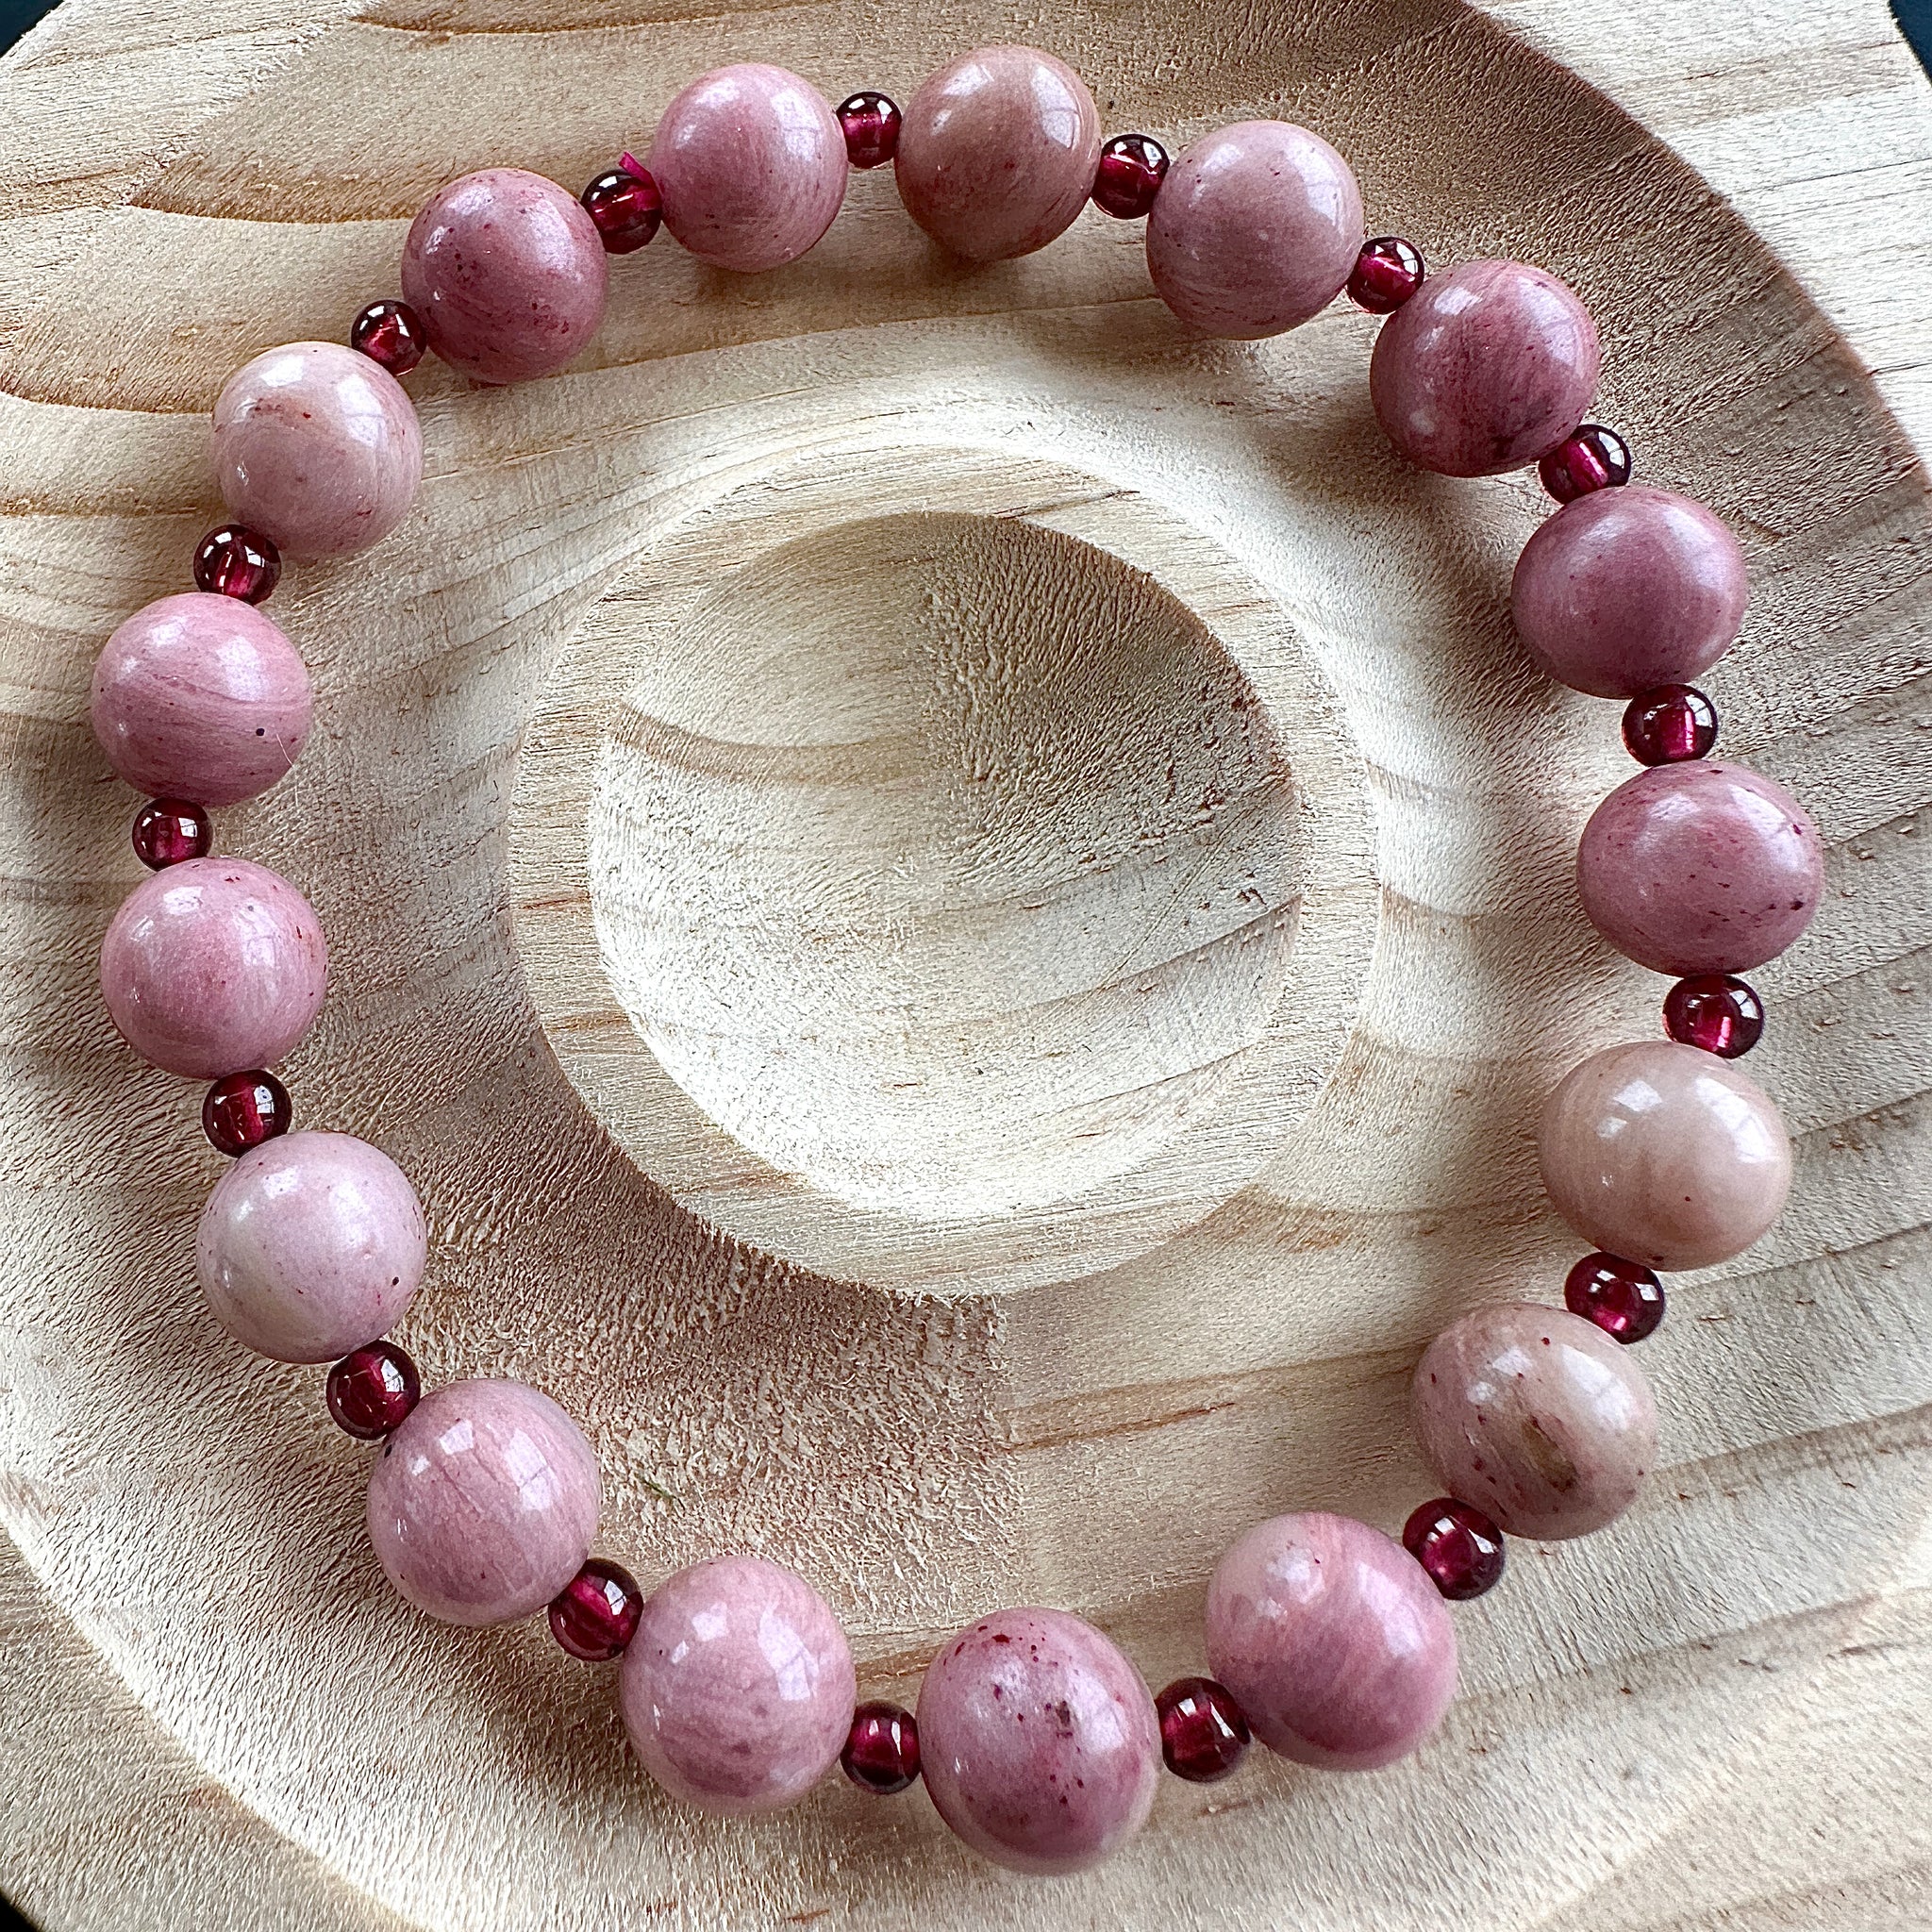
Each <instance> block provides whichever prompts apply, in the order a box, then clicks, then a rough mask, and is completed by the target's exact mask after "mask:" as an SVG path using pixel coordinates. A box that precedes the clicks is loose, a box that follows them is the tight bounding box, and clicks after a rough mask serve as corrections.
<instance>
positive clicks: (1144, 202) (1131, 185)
mask: <svg viewBox="0 0 1932 1932" xmlns="http://www.w3.org/2000/svg"><path fill="white" fill-rule="evenodd" d="M1166 179H1167V150H1166V149H1165V148H1164V147H1162V146H1161V144H1160V143H1159V142H1158V141H1156V140H1155V139H1154V137H1153V136H1152V135H1151V134H1116V135H1115V136H1114V138H1113V139H1112V140H1111V141H1110V142H1108V144H1107V145H1106V146H1105V147H1104V148H1102V149H1101V150H1100V166H1099V168H1098V169H1097V170H1096V171H1095V173H1094V176H1093V206H1094V207H1095V208H1101V209H1104V210H1105V211H1106V212H1107V213H1108V214H1110V215H1118V216H1119V217H1120V219H1121V220H1122V221H1124V222H1132V221H1138V220H1139V219H1140V218H1141V216H1142V215H1144V214H1146V213H1147V212H1148V211H1149V209H1151V208H1153V206H1154V197H1155V196H1156V195H1157V194H1158V193H1159V192H1160V184H1161V183H1162V182H1163V181H1164V180H1166Z"/></svg>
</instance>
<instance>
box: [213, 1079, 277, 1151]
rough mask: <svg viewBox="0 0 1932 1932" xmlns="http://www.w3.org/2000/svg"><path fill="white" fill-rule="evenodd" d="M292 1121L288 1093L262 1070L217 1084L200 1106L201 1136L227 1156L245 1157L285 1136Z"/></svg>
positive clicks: (218, 1081) (219, 1081)
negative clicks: (204, 1135)
mask: <svg viewBox="0 0 1932 1932" xmlns="http://www.w3.org/2000/svg"><path fill="white" fill-rule="evenodd" d="M294 1117H295V1104H294V1102H293V1101H291V1099H290V1098H289V1090H288V1089H287V1088H286V1087H284V1086H283V1085H282V1083H281V1082H280V1081H279V1080H277V1079H276V1078H275V1075H274V1074H271V1073H269V1072H268V1071H267V1070H266V1069H265V1068H262V1067H255V1068H252V1069H251V1070H250V1071H249V1072H247V1073H245V1074H229V1075H228V1076H227V1078H226V1079H224V1080H217V1081H216V1082H215V1084H214V1085H213V1086H212V1087H210V1088H209V1089H208V1092H207V1093H206V1094H205V1095H204V1096H203V1098H202V1103H201V1130H202V1132H203V1133H204V1134H206V1135H207V1136H208V1139H209V1140H210V1141H212V1142H213V1143H214V1144H215V1146H216V1147H217V1148H218V1149H220V1151H221V1152H222V1153H224V1154H229V1155H242V1154H246V1153H247V1152H248V1150H249V1149H250V1148H251V1147H259V1146H260V1145H261V1143H262V1142H263V1141H273V1140H274V1139H275V1136H276V1135H277V1134H286V1133H287V1132H288V1131H289V1126H290V1124H291V1122H292V1121H293V1119H294Z"/></svg>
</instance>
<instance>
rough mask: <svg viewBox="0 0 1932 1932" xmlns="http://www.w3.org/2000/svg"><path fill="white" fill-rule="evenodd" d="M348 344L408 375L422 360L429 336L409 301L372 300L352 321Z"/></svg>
mask: <svg viewBox="0 0 1932 1932" xmlns="http://www.w3.org/2000/svg"><path fill="white" fill-rule="evenodd" d="M349 346H350V348H352V349H354V350H356V351H357V353H358V355H363V356H367V357H368V358H369V359H370V360H371V361H372V362H375V363H376V364H378V365H379V366H381V367H382V368H384V369H387V370H388V371H389V373H390V374H391V375H408V373H409V371H410V370H412V369H413V368H415V366H416V365H417V363H419V362H420V361H422V359H423V358H424V355H425V353H426V351H427V350H428V347H429V338H428V337H427V336H426V335H425V333H424V329H423V319H422V317H421V316H419V315H418V314H417V313H416V311H415V310H414V309H413V308H410V307H409V305H408V303H407V302H396V301H384V302H372V303H371V304H370V305H369V307H368V308H365V309H363V311H362V312H361V313H360V314H359V315H358V316H357V318H356V320H355V321H354V322H352V323H351V324H350V325H349Z"/></svg>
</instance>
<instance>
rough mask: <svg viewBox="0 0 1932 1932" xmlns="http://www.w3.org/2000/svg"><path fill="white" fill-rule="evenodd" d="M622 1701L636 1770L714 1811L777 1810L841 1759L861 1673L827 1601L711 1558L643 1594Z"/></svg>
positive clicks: (796, 1581) (752, 1567)
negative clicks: (646, 1598)
mask: <svg viewBox="0 0 1932 1932" xmlns="http://www.w3.org/2000/svg"><path fill="white" fill-rule="evenodd" d="M618 1695H619V1701H620V1704H621V1706H622V1708H623V1713H624V1723H625V1729H626V1730H627V1731H628V1732H629V1734H630V1741H631V1748H632V1749H633V1750H634V1751H635V1752H636V1753H637V1755H638V1759H639V1761H640V1762H641V1764H642V1765H643V1767H644V1769H645V1770H646V1771H647V1772H649V1773H650V1774H651V1775H652V1776H653V1777H654V1778H656V1779H657V1781H658V1783H659V1784H660V1785H662V1786H663V1788H664V1789H665V1790H667V1791H669V1792H670V1793H671V1795H672V1796H673V1797H674V1798H680V1799H682V1800H683V1801H684V1802H685V1803H686V1804H688V1805H695V1806H697V1807H699V1808H700V1809H701V1810H705V1811H709V1812H713V1813H715V1814H716V1815H718V1816H720V1817H727V1818H732V1817H744V1816H748V1815H750V1814H752V1813H755V1812H762V1811H778V1810H782V1809H784V1808H785V1807H787V1806H789V1805H795V1804H796V1803H797V1802H798V1801H799V1799H801V1798H802V1797H804V1796H805V1794H806V1793H807V1792H808V1790H811V1788H812V1786H813V1785H815V1784H817V1783H818V1781H819V1779H820V1778H821V1777H823V1776H824V1774H825V1773H826V1772H828V1771H829V1770H830V1769H831V1768H832V1766H833V1765H834V1764H836V1763H837V1762H838V1761H839V1754H840V1752H841V1751H842V1750H843V1748H844V1745H845V1740H846V1738H847V1736H848V1735H849V1734H850V1732H851V1729H852V1713H853V1710H854V1708H855V1707H856V1706H857V1704H858V1677H857V1675H856V1674H855V1673H854V1670H853V1666H852V1649H851V1646H850V1645H849V1644H848V1643H847V1642H846V1641H845V1633H844V1632H843V1631H842V1630H841V1628H840V1627H839V1620H838V1618H837V1617H836V1616H834V1615H833V1614H832V1607H831V1606H830V1605H829V1604H827V1603H826V1602H825V1600H824V1597H822V1596H821V1595H820V1594H819V1593H818V1591H815V1590H814V1589H813V1588H812V1587H811V1585H810V1584H808V1582H807V1581H806V1580H805V1578H804V1577H802V1576H799V1575H796V1574H793V1573H792V1572H791V1571H790V1570H786V1569H783V1568H781V1567H780V1566H779V1565H778V1564H776V1563H768V1562H766V1561H765V1559H764V1558H763V1557H712V1558H710V1559H709V1560H708V1561H707V1562H703V1563H693V1564H692V1565H691V1567H690V1568H689V1569H688V1570H680V1571H678V1572H677V1574H675V1576H672V1577H669V1578H668V1579H667V1580H666V1581H665V1582H663V1583H662V1584H660V1585H659V1586H658V1589H657V1590H656V1591H653V1592H652V1594H651V1598H650V1600H649V1602H647V1603H646V1604H645V1605H644V1608H643V1614H642V1616H641V1618H640V1619H639V1622H638V1628H637V1634H636V1635H635V1636H634V1637H633V1638H632V1639H631V1641H630V1648H629V1649H628V1650H626V1651H625V1654H624V1674H623V1676H622V1677H621V1679H620V1680H619V1687H618Z"/></svg>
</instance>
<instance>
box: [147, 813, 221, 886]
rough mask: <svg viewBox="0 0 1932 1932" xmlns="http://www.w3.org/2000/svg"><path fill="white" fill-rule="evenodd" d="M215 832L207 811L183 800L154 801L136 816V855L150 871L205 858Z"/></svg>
mask: <svg viewBox="0 0 1932 1932" xmlns="http://www.w3.org/2000/svg"><path fill="white" fill-rule="evenodd" d="M214 836H215V831H214V827H213V825H211V824H209V823H208V814H207V812H205V811H203V810H202V808H200V806H198V805H190V804H189V803H188V801H187V800H186V799H182V798H151V799H149V800H148V802H147V803H146V804H145V805H144V806H142V808H141V809H140V810H139V811H138V812H136V813H135V815H134V830H133V833H132V839H133V844H134V856H135V858H138V859H140V860H141V862H142V864H143V865H144V866H146V867H147V869H148V870H149V871H150V872H162V871H165V870H166V869H167V868H168V867H169V866H171V865H179V864H181V863H182V862H183V860H185V859H190V858H207V857H208V847H209V845H211V844H212V843H213V842H214Z"/></svg>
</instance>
